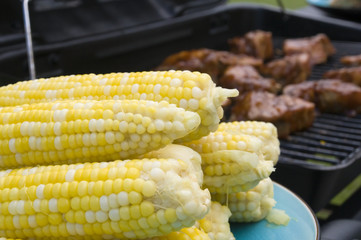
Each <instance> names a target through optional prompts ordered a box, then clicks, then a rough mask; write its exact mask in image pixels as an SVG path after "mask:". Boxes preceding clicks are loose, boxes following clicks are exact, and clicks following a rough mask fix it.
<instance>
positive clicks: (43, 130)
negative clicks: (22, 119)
mask: <svg viewBox="0 0 361 240" xmlns="http://www.w3.org/2000/svg"><path fill="white" fill-rule="evenodd" d="M21 125H22V124H21ZM46 126H47V124H46V123H45V122H43V123H41V125H40V135H41V136H43V137H44V136H46ZM20 131H21V129H20Z"/></svg>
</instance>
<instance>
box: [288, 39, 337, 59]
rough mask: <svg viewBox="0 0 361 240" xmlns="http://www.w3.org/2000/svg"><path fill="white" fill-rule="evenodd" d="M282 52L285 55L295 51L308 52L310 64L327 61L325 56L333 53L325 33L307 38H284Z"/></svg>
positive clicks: (333, 49) (333, 50)
mask: <svg viewBox="0 0 361 240" xmlns="http://www.w3.org/2000/svg"><path fill="white" fill-rule="evenodd" d="M283 52H284V54H286V55H292V54H295V53H308V54H310V56H311V63H312V64H320V63H324V62H326V61H327V58H328V57H329V56H331V55H333V54H335V52H336V50H335V48H334V47H333V45H332V43H331V41H330V39H329V38H328V37H327V36H326V35H325V34H322V33H320V34H317V35H315V36H312V37H307V38H297V39H286V40H285V41H284V43H283Z"/></svg>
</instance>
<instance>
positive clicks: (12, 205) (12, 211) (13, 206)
mask: <svg viewBox="0 0 361 240" xmlns="http://www.w3.org/2000/svg"><path fill="white" fill-rule="evenodd" d="M17 203H18V201H16V200H14V201H11V202H10V203H9V206H8V211H9V213H10V214H11V215H16V214H17V212H16V205H17Z"/></svg>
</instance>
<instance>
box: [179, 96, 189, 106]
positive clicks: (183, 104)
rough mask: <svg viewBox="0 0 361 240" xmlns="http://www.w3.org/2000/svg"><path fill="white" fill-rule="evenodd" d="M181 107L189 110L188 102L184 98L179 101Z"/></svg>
mask: <svg viewBox="0 0 361 240" xmlns="http://www.w3.org/2000/svg"><path fill="white" fill-rule="evenodd" d="M179 107H181V108H183V109H187V108H188V101H187V100H185V99H184V98H182V99H181V100H180V101H179Z"/></svg>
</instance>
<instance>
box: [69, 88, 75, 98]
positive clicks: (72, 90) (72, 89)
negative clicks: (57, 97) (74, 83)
mask: <svg viewBox="0 0 361 240" xmlns="http://www.w3.org/2000/svg"><path fill="white" fill-rule="evenodd" d="M68 97H69V98H73V97H74V88H71V89H69V92H68Z"/></svg>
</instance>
